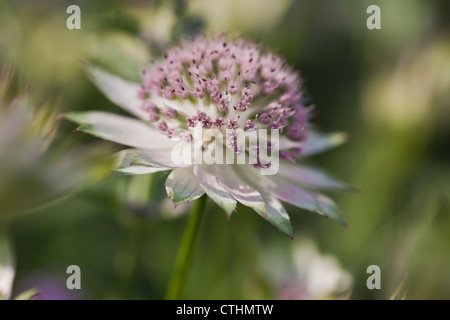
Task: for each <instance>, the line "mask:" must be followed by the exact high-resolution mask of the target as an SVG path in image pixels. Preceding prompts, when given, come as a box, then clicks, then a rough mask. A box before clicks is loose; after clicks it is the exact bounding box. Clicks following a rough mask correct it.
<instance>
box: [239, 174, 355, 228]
mask: <svg viewBox="0 0 450 320" xmlns="http://www.w3.org/2000/svg"><path fill="white" fill-rule="evenodd" d="M243 172H244V173H245V174H246V175H247V176H248V177H249V178H250V179H252V181H253V182H254V183H257V184H259V185H261V186H263V188H264V190H265V191H266V192H267V193H268V194H271V195H273V196H275V197H277V198H278V199H280V200H282V201H285V202H287V203H290V204H292V205H294V206H297V207H299V208H303V209H306V210H309V211H313V212H316V213H318V214H320V215H323V216H325V217H327V218H331V219H334V220H336V221H338V222H339V223H341V224H343V225H346V223H345V221H344V219H343V218H342V216H341V214H340V212H339V209H338V208H337V206H336V204H335V203H334V201H333V200H331V199H330V198H328V197H326V196H324V195H322V194H319V193H315V192H308V191H305V190H303V189H301V188H300V187H298V186H296V185H293V184H291V183H290V182H288V181H286V180H284V179H283V178H281V177H279V176H276V175H273V176H262V175H259V174H258V172H257V171H256V170H245V171H243Z"/></svg>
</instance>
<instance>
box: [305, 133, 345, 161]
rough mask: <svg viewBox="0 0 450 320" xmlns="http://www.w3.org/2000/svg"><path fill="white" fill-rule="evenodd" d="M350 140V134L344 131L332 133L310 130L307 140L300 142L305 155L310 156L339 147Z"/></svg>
mask: <svg viewBox="0 0 450 320" xmlns="http://www.w3.org/2000/svg"><path fill="white" fill-rule="evenodd" d="M347 140H348V136H347V134H345V133H342V132H335V133H330V134H325V133H319V132H317V131H311V130H310V131H309V132H308V137H307V138H306V141H305V142H303V143H301V144H300V148H301V150H302V155H303V156H310V155H313V154H316V153H320V152H323V151H325V150H328V149H330V148H333V147H337V146H339V145H341V144H343V143H344V142H346V141H347Z"/></svg>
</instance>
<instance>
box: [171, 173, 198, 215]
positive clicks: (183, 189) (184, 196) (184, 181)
mask: <svg viewBox="0 0 450 320" xmlns="http://www.w3.org/2000/svg"><path fill="white" fill-rule="evenodd" d="M166 191H167V195H168V196H169V198H170V199H172V201H173V203H174V205H175V206H178V205H180V204H182V203H184V202H188V201H192V200H195V199H198V198H200V197H201V196H202V195H204V194H205V191H204V190H203V188H202V187H201V186H200V185H199V184H198V182H197V180H196V179H195V176H194V171H193V168H192V167H189V168H179V169H174V170H173V171H172V172H171V173H170V174H169V176H168V177H167V180H166Z"/></svg>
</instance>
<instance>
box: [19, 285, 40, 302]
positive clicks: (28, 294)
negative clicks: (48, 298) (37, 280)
mask: <svg viewBox="0 0 450 320" xmlns="http://www.w3.org/2000/svg"><path fill="white" fill-rule="evenodd" d="M39 294H40V293H39V291H38V290H37V289H35V288H33V289H29V290H27V291H25V292H22V293H21V294H19V295H18V296H17V297H15V298H14V300H31V299H33V298H34V297H36V296H37V295H39Z"/></svg>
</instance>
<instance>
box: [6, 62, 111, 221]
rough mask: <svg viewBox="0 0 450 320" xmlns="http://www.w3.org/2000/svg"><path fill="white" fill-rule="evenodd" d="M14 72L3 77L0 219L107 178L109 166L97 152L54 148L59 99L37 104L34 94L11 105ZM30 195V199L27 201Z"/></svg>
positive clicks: (8, 72)
mask: <svg viewBox="0 0 450 320" xmlns="http://www.w3.org/2000/svg"><path fill="white" fill-rule="evenodd" d="M12 77H13V72H12V70H11V68H10V67H9V66H5V67H3V68H2V72H1V74H0V170H1V172H2V178H1V179H0V216H2V217H5V216H7V215H9V214H16V213H18V212H20V211H23V210H27V209H30V208H32V207H34V206H37V205H42V204H44V203H45V202H48V201H51V200H54V199H56V198H57V197H60V196H62V195H63V194H65V193H67V192H69V191H71V190H73V189H74V188H75V187H77V186H79V185H80V184H81V183H83V182H88V181H92V180H93V179H98V178H100V177H103V176H104V175H105V173H106V172H109V168H110V162H109V161H105V160H104V158H105V156H104V155H105V152H104V151H103V150H101V149H99V148H95V149H93V148H86V147H83V148H82V152H80V151H81V149H73V148H72V147H67V146H63V147H57V146H56V145H55V144H53V141H54V138H55V136H56V132H57V130H56V129H57V128H56V125H55V120H56V115H57V107H58V106H57V104H56V103H55V102H56V99H55V98H50V99H48V100H46V101H45V102H44V103H43V104H36V103H35V102H34V99H33V98H32V95H31V90H28V91H27V92H25V93H22V94H20V95H18V96H16V97H15V98H14V99H12V101H10V100H9V99H8V95H7V93H10V92H8V91H12V90H11V86H10V83H11V79H12ZM24 195H26V196H24Z"/></svg>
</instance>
